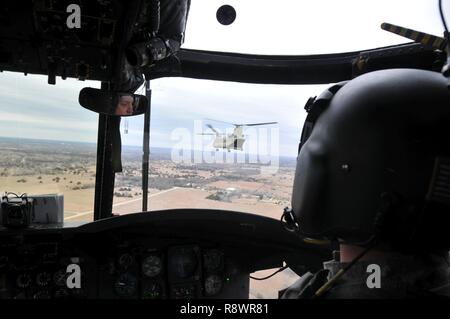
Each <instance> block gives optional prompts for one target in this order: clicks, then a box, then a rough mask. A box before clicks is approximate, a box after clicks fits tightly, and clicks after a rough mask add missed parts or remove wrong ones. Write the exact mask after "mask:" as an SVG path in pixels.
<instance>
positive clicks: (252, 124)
mask: <svg viewBox="0 0 450 319" xmlns="http://www.w3.org/2000/svg"><path fill="white" fill-rule="evenodd" d="M270 124H278V122H266V123H248V124H235V125H238V126H259V125H270Z"/></svg>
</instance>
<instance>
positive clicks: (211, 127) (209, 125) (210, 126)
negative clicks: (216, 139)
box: [206, 124, 220, 135]
mask: <svg viewBox="0 0 450 319" xmlns="http://www.w3.org/2000/svg"><path fill="white" fill-rule="evenodd" d="M206 127H208V128H209V129H210V130H211V131H213V132H214V133H215V134H216V135H220V134H219V132H218V131H217V130H216V129H215V128H214V127H213V126H212V125H211V124H206Z"/></svg>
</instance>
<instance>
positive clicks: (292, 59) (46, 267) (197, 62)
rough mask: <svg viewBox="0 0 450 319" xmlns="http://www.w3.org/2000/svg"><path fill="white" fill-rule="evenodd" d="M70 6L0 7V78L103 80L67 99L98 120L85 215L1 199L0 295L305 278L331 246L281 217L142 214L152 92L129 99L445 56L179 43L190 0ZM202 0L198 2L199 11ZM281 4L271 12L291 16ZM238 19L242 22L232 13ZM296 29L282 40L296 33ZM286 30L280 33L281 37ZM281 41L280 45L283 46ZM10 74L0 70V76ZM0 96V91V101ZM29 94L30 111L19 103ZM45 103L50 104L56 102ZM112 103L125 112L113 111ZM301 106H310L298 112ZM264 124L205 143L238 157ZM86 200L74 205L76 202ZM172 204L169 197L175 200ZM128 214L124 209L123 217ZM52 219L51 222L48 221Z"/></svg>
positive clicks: (140, 293) (303, 80) (228, 285)
mask: <svg viewBox="0 0 450 319" xmlns="http://www.w3.org/2000/svg"><path fill="white" fill-rule="evenodd" d="M193 1H195V0H193ZM73 2H74V1H73V0H53V1H46V0H34V1H9V0H7V1H3V2H2V6H1V8H0V17H1V19H0V26H1V27H0V71H8V72H17V73H22V74H25V75H27V74H37V75H41V76H45V77H46V78H47V82H48V84H50V85H53V84H55V82H56V79H57V77H60V78H61V79H62V80H64V79H66V78H75V79H79V80H91V81H97V83H98V84H100V83H101V88H99V89H93V88H84V89H83V90H81V92H80V94H79V103H80V104H81V106H83V107H84V108H87V109H89V110H91V111H94V112H96V113H98V125H97V127H96V128H97V130H96V133H97V149H96V153H95V154H96V155H95V156H96V157H95V158H96V165H95V195H94V199H93V218H92V220H90V221H87V222H84V221H83V222H74V221H70V220H68V219H67V218H65V217H66V214H65V212H64V208H63V207H62V206H59V209H58V210H57V211H56V212H54V211H53V210H52V211H51V212H49V211H47V212H45V213H46V214H43V215H42V214H41V215H42V216H41V215H39V214H40V213H39V211H38V210H36V216H38V215H39V216H41V217H42V218H41V220H40V221H39V222H38V221H37V220H36V219H35V216H34V214H32V209H31V207H32V206H33V205H34V204H33V203H35V202H36V201H37V202H39V201H41V199H39V198H32V196H29V197H27V196H26V195H25V194H24V195H22V196H15V197H14V196H13V195H14V194H13V195H5V196H4V197H3V198H2V199H1V200H2V205H1V214H2V216H1V217H2V218H1V221H2V225H0V298H5V299H6V298H29V299H33V298H36V299H37V298H92V299H95V298H108V299H111V298H112V299H132V298H135V299H139V298H152V299H168V298H177V299H194V298H222V299H223V298H233V299H245V298H249V296H250V276H251V275H250V274H252V273H254V272H256V271H260V270H268V269H274V268H279V270H280V271H281V270H284V269H286V268H287V267H289V268H290V269H291V270H292V271H293V272H295V273H296V274H297V275H299V276H303V274H305V273H306V271H307V270H311V271H314V270H319V269H321V268H322V263H323V262H324V261H326V260H329V259H330V256H331V252H332V250H333V249H335V248H336V246H333V245H331V244H330V242H328V241H314V240H310V239H309V238H305V237H301V236H300V235H299V234H297V233H295V232H294V231H293V229H286V228H288V227H287V225H286V223H284V222H283V223H282V226H284V227H281V226H280V219H279V218H277V219H275V218H269V217H265V216H261V215H256V214H250V213H245V212H242V211H239V210H238V209H235V210H231V209H229V210H218V209H213V208H207V209H199V208H195V207H183V208H175V209H168V210H160V211H152V212H151V213H150V212H149V209H148V205H147V204H148V203H147V202H148V190H149V180H148V179H149V148H150V146H149V143H150V142H149V130H150V106H151V94H150V90H147V94H146V96H143V95H137V94H134V92H136V90H137V88H139V87H140V86H141V85H142V84H143V83H144V82H145V83H146V84H147V85H148V86H147V87H149V84H150V82H151V80H154V79H158V78H168V77H184V78H192V79H204V80H215V81H232V82H240V83H252V84H276V85H306V84H308V85H309V84H327V85H328V84H330V83H337V82H341V81H349V80H352V79H354V78H356V77H358V76H360V75H362V74H364V73H368V72H372V71H378V70H382V69H388V68H416V69H422V70H433V71H436V70H439V71H440V70H441V68H442V66H443V65H444V64H445V59H446V55H445V54H444V52H443V50H442V49H439V48H436V47H432V46H430V45H427V44H426V43H425V44H424V43H421V41H416V39H417V37H415V39H414V41H415V42H410V43H401V44H398V42H395V43H394V45H390V46H386V47H372V48H366V49H365V50H360V51H352V52H343V53H327V54H319V55H261V54H248V53H245V54H244V53H227V52H218V51H213V50H212V51H211V50H209V51H207V50H196V49H185V48H183V47H182V46H181V44H182V42H183V39H184V35H185V27H186V21H187V19H188V15H189V6H190V3H191V1H190V0H176V1H175V0H128V1H121V0H110V1H100V0H98V1H92V0H89V1H86V0H79V1H75V2H76V3H77V4H76V5H74V4H73ZM313 2H314V1H311V3H313ZM330 2H331V3H334V1H330ZM202 3H203V2H202V1H197V3H196V4H197V5H198V6H199V7H201V6H202ZM302 3H303V2H302ZM258 5H259V4H258ZM228 7H229V6H228ZM271 7H272V6H271ZM280 7H281V9H282V10H283V12H287V11H289V10H285V8H284V6H280ZM227 10H228V11H227ZM305 10H306V9H305ZM364 10H366V8H364ZM208 12H209V11H208ZM230 12H231V13H232V11H230V10H229V8H228V9H227V8H225V9H224V10H221V9H220V8H219V10H218V11H217V20H219V22H220V23H221V24H222V25H227V24H230V23H232V22H233V21H231V20H234V18H233V14H230ZM352 14H353V13H352ZM77 15H78V17H77ZM400 15H401V16H403V15H404V12H403V11H401V12H400ZM238 16H239V15H238ZM355 16H356V15H355ZM230 17H231V20H230V19H229V18H230ZM234 17H236V14H235V13H234ZM240 18H241V19H245V17H244V15H242V16H240ZM296 20H301V19H296ZM319 20H322V19H319ZM380 22H381V21H380ZM320 23H324V22H323V21H321V22H320ZM249 24H252V23H251V22H249ZM306 27H307V26H305V30H296V29H295V31H294V32H297V31H302V32H305V33H308V32H309V28H306ZM271 28H272V26H271ZM286 31H287V29H286V30H280V32H279V34H280V36H281V35H282V34H283V33H286ZM380 32H382V31H381V30H380ZM252 34H255V32H252ZM419 38H423V37H419ZM249 40H251V39H249ZM264 41H265V42H264V43H265V44H266V42H267V41H266V39H264ZM245 42H251V41H245ZM279 43H281V44H282V45H281V47H283V45H284V43H282V42H279ZM390 44H392V43H390ZM383 45H384V44H383ZM8 72H0V77H2V76H7V75H5V73H8ZM41 79H42V78H41ZM24 81H25V80H24ZM58 81H60V79H59V78H58ZM44 82H45V80H44ZM99 87H100V85H99ZM55 91H56V90H55ZM9 93H10V92H4V91H2V92H0V95H3V94H5V95H8V94H9ZM34 93H35V95H33V96H31V97H27V98H28V99H27V100H26V101H27V109H26V111H24V114H21V115H23V118H25V119H28V118H31V116H29V115H30V114H29V111H30V110H31V109H33V110H37V111H38V112H42V113H43V112H44V111H45V110H44V108H43V107H42V106H43V105H42V104H39V103H37V102H38V101H39V94H40V92H38V91H36V92H34ZM9 95H11V94H9ZM18 95H19V94H18ZM31 98H32V101H36V103H29V101H31ZM122 100H123V101H122ZM318 100H319V102H320V98H318ZM127 101H128V102H127ZM52 102H54V103H53V104H55V105H56V104H57V103H59V100H58V99H56V98H55V99H54V101H53V100H52ZM121 104H123V110H122V109H119V105H121ZM319 104H320V103H319ZM0 106H2V107H3V106H4V107H5V108H4V109H2V113H1V114H2V116H1V117H0V120H4V119H5V118H7V119H8V117H9V116H11V113H10V111H11V110H12V109H14V108H15V105H13V104H11V105H9V104H7V105H0ZM63 106H64V105H61V110H62V109H63ZM76 106H77V107H79V105H76ZM319 106H320V105H319ZM120 107H122V106H120ZM55 109H56V108H55ZM305 109H306V110H307V111H310V110H309V109H308V104H307V106H306V107H305ZM81 110H83V111H85V110H84V109H82V108H81V107H79V109H77V108H72V109H70V111H71V112H75V113H76V112H77V111H79V112H81ZM280 110H281V108H280ZM53 112H59V109H58V110H56V111H53ZM261 112H264V110H261ZM289 112H290V111H289ZM139 114H144V130H143V136H144V138H143V142H142V149H143V150H142V153H143V156H142V194H143V196H142V208H139V209H138V210H134V211H130V212H128V213H127V214H123V215H120V216H116V215H113V211H112V208H113V198H114V187H115V178H116V173H119V172H121V171H122V165H121V164H122V159H121V146H122V145H121V135H120V121H121V116H125V115H126V116H130V115H139ZM40 115H41V114H40ZM53 115H54V114H51V113H50V114H46V115H45V114H44V115H42V116H41V117H40V119H41V118H43V117H44V116H46V118H45V119H46V120H51V119H52V116H53ZM309 115H311V116H309V117H308V119H307V121H306V122H305V128H304V132H307V130H308V129H310V128H311V127H312V125H313V124H314V121H313V120H314V114H312V113H310V114H309ZM16 118H22V116H16ZM310 119H312V121H309V120H310ZM153 120H155V119H153ZM29 123H31V120H30V121H29V122H28V121H27V122H24V124H23V125H22V127H23V128H24V132H25V129H26V132H30V129H29V128H30V127H31V124H29ZM81 124H83V123H81ZM268 124H275V122H269V123H253V124H233V125H235V131H234V133H233V134H232V136H225V137H222V136H220V135H219V134H217V135H216V136H217V138H216V140H217V141H218V144H215V145H217V146H215V147H216V148H227V149H229V150H231V149H242V143H244V138H243V137H242V136H243V135H242V128H243V127H244V126H255V125H268ZM77 125H78V124H77ZM17 126H18V127H19V129H21V127H20V125H17ZM81 126H82V125H81ZM209 127H210V129H211V130H213V132H214V133H217V132H216V131H215V129H214V128H213V127H212V126H209ZM64 129H66V128H64ZM68 129H70V128H68ZM24 134H25V133H24ZM294 139H295V136H294ZM296 140H300V137H299V138H298V139H296ZM18 143H22V142H20V141H19V142H18ZM294 148H296V147H294ZM10 149H13V148H10ZM49 154H50V153H49ZM20 169H22V168H21V167H19V168H18V170H20ZM25 174H28V172H26V173H25ZM21 185H23V184H20V185H19V187H20V186H21ZM37 185H38V186H39V187H41V188H40V190H39V192H40V194H47V193H48V190H47V189H46V188H45V184H41V183H40V184H37ZM0 186H1V187H4V186H3V185H0ZM0 191H4V189H2V190H0ZM24 193H25V192H24ZM317 194H318V196H319V195H320V192H318V193H317ZM89 199H90V198H85V197H80V198H79V199H78V201H79V202H82V201H88V200H89ZM181 200H182V199H180V198H174V199H173V201H174V202H177V203H178V202H179V201H181ZM178 207H179V206H178ZM132 212H136V213H134V214H129V213H132ZM38 213H39V214H38ZM53 213H55V214H56V215H58V216H56V218H49V216H50V217H52V214H53ZM89 213H92V212H89ZM282 214H283V211H282V209H281V211H280V216H281V215H282ZM74 264H75V265H77V266H78V269H81V271H82V276H81V278H82V279H81V282H79V285H77V282H76V280H75V284H73V283H72V284H71V285H69V283H68V281H66V277H67V276H68V273H69V272H70V273H72V272H73V271H75V270H76V269H77V267H75V268H74V267H72V268H70V267H71V266H73V265H74ZM70 269H72V270H70ZM257 279H265V278H257ZM79 287H81V289H80V288H79ZM165 310H166V309H165ZM178 315H179V314H178ZM178 317H179V316H178Z"/></svg>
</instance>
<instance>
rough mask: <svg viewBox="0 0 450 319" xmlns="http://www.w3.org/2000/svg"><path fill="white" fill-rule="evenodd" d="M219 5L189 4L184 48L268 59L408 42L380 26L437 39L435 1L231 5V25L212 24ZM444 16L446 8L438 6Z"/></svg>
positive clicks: (213, 0)
mask: <svg viewBox="0 0 450 319" xmlns="http://www.w3.org/2000/svg"><path fill="white" fill-rule="evenodd" d="M223 4H224V2H223V1H222V0H192V1H191V8H190V12H189V18H188V22H187V25H186V38H185V43H184V45H183V47H184V48H188V49H197V50H207V51H223V52H235V53H248V54H269V55H309V54H328V53H342V52H350V51H360V50H368V49H373V48H377V47H383V46H389V45H395V44H400V43H405V42H410V40H408V39H405V38H403V37H400V36H398V35H395V34H391V33H388V32H386V31H383V30H381V28H380V25H381V24H382V23H383V22H386V23H391V24H395V25H399V26H403V27H406V28H410V29H414V30H418V31H421V32H426V33H430V34H434V35H436V36H442V33H443V28H442V22H441V20H440V18H439V10H438V6H437V2H436V1H429V0H398V1H390V0H377V1H364V2H362V1H359V0H343V1H335V0H314V1H302V0H301V1H299V0H284V1H276V2H274V1H271V0H232V1H227V4H229V5H231V6H233V7H234V9H235V12H236V18H235V20H234V22H233V23H232V24H229V25H222V24H219V23H218V22H217V19H216V11H217V9H218V8H219V7H220V6H222V5H223ZM443 4H444V9H445V10H444V11H445V12H449V11H450V10H449V9H450V4H449V3H448V1H443Z"/></svg>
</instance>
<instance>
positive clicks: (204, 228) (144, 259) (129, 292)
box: [0, 209, 331, 299]
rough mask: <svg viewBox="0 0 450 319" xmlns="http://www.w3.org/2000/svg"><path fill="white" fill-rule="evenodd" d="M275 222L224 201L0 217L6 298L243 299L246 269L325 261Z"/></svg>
mask: <svg viewBox="0 0 450 319" xmlns="http://www.w3.org/2000/svg"><path fill="white" fill-rule="evenodd" d="M330 254H331V251H330V248H329V247H318V246H314V247H310V246H309V245H307V244H305V243H303V242H302V241H299V238H298V235H296V234H293V233H291V232H288V231H286V230H285V229H283V227H281V226H280V224H279V221H277V220H275V219H271V218H267V217H262V216H258V215H252V214H245V213H238V212H232V211H218V210H193V209H180V210H166V211H158V212H151V213H136V214H129V215H124V216H118V217H111V218H108V219H103V220H99V221H95V222H90V223H85V224H81V225H73V226H72V225H70V224H58V225H34V226H33V225H31V226H29V227H28V228H25V229H16V228H9V229H8V228H5V227H4V226H0V299H22V298H24V299H48V298H58V299H59V298H62V299H66V298H87V299H199V298H201V299H206V298H220V299H230V298H232V299H247V298H248V297H249V286H250V273H252V272H255V271H258V270H263V269H269V268H276V267H281V266H282V265H283V262H286V263H289V267H290V268H291V269H293V270H294V271H296V272H297V273H298V274H299V275H302V274H303V273H302V271H303V272H304V270H302V269H303V268H305V269H313V270H314V269H319V268H320V267H321V266H322V262H323V261H325V260H326V259H328V258H329V256H330Z"/></svg>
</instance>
